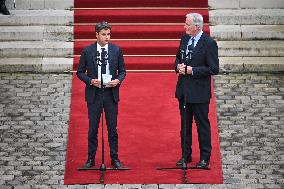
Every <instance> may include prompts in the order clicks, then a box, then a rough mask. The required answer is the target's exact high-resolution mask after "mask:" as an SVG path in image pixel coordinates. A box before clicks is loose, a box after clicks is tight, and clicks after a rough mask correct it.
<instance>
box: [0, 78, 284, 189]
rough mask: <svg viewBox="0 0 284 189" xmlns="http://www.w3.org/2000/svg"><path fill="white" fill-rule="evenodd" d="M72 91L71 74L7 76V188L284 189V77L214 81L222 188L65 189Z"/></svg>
mask: <svg viewBox="0 0 284 189" xmlns="http://www.w3.org/2000/svg"><path fill="white" fill-rule="evenodd" d="M71 88H72V75H71V74H30V73H0V135H1V138H0V188H1V189H2V188H3V189H5V188H8V189H22V188H23V189H25V188H27V189H31V188H56V189H57V188H68V189H69V188H87V189H91V188H123V189H124V188H125V189H126V188H141V189H142V188H143V189H144V188H145V189H146V188H147V189H148V188H149V189H150V188H151V189H152V188H153V189H158V188H284V176H283V175H284V124H283V123H284V74H283V73H244V74H233V73H232V74H223V75H222V74H221V75H218V76H215V94H216V100H217V114H218V122H219V134H220V141H221V143H220V146H221V153H222V164H223V173H224V184H222V185H182V184H181V185H140V184H137V185H72V186H65V185H63V179H64V168H65V154H66V144H67V130H68V120H69V112H70V108H69V107H70V97H71ZM173 90H174V89H173Z"/></svg>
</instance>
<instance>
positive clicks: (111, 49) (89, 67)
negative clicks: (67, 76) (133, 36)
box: [77, 43, 126, 103]
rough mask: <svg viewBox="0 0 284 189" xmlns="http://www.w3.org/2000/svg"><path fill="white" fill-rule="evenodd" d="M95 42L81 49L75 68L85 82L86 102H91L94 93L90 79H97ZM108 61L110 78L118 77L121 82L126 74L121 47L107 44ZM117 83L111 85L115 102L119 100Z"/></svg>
mask: <svg viewBox="0 0 284 189" xmlns="http://www.w3.org/2000/svg"><path fill="white" fill-rule="evenodd" d="M96 54H97V43H94V44H92V45H89V46H87V47H85V48H84V49H83V52H82V54H81V57H80V63H79V66H78V69H77V76H78V78H79V79H80V80H81V81H83V82H85V84H86V88H85V100H86V101H87V102H88V103H93V102H94V100H95V95H96V87H95V86H93V85H91V80H92V79H98V65H97V56H96ZM108 58H109V59H108V62H109V69H110V74H111V75H112V80H114V79H118V80H119V81H120V84H121V82H122V81H123V80H124V78H125V75H126V70H125V65H124V59H123V55H122V52H121V49H120V48H119V47H118V46H116V45H114V44H111V43H109V44H108ZM120 84H119V85H117V86H116V87H112V93H113V99H114V101H115V102H118V101H119V86H120Z"/></svg>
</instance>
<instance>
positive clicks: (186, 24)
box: [184, 22, 196, 27]
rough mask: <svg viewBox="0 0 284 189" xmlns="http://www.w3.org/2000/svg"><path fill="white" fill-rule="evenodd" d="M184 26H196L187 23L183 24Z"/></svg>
mask: <svg viewBox="0 0 284 189" xmlns="http://www.w3.org/2000/svg"><path fill="white" fill-rule="evenodd" d="M184 25H185V26H187V27H190V26H196V24H188V23H186V22H185V23H184Z"/></svg>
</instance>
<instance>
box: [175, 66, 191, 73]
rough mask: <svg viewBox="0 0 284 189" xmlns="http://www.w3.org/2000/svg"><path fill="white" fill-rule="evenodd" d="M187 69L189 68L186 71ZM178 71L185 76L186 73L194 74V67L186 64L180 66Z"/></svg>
mask: <svg viewBox="0 0 284 189" xmlns="http://www.w3.org/2000/svg"><path fill="white" fill-rule="evenodd" d="M185 68H187V70H186V71H185ZM177 69H178V73H179V74H181V75H185V73H186V74H191V73H192V67H191V66H185V64H184V63H182V64H178V66H177Z"/></svg>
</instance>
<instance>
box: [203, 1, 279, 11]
mask: <svg viewBox="0 0 284 189" xmlns="http://www.w3.org/2000/svg"><path fill="white" fill-rule="evenodd" d="M208 4H209V6H210V7H211V8H213V9H247V8H251V9H279V8H284V1H283V0H225V1H220V0H208Z"/></svg>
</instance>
